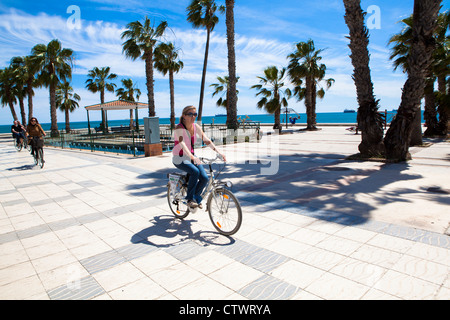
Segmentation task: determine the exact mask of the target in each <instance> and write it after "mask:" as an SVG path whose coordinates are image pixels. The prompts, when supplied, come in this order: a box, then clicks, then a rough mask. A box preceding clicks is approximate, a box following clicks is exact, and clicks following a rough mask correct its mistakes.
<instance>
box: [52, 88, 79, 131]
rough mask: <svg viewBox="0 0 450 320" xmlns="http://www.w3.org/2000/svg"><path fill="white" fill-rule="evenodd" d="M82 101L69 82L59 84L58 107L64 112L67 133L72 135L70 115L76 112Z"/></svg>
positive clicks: (57, 92)
mask: <svg viewBox="0 0 450 320" xmlns="http://www.w3.org/2000/svg"><path fill="white" fill-rule="evenodd" d="M80 100H81V98H80V96H79V95H78V94H77V93H74V92H73V88H72V87H71V86H70V83H69V82H67V81H65V82H63V83H60V84H58V88H57V89H56V106H57V107H58V108H59V109H60V110H62V111H63V112H64V115H65V120H66V133H70V119H69V113H70V112H74V111H75V109H76V108H78V107H79V104H78V102H79V101H80Z"/></svg>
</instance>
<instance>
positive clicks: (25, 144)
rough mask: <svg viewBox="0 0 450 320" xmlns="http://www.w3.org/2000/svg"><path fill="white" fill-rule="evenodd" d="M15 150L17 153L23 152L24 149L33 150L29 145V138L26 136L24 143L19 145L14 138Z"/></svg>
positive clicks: (23, 139)
mask: <svg viewBox="0 0 450 320" xmlns="http://www.w3.org/2000/svg"><path fill="white" fill-rule="evenodd" d="M14 148H16V150H17V151H19V152H20V151H21V150H22V148H24V149H28V150H31V147H30V146H29V145H28V138H27V137H26V136H25V137H24V138H22V142H19V143H17V139H16V138H14Z"/></svg>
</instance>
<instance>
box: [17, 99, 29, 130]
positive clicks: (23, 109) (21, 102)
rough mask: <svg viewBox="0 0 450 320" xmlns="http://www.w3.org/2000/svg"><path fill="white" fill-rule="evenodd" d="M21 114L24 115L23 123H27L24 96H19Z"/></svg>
mask: <svg viewBox="0 0 450 320" xmlns="http://www.w3.org/2000/svg"><path fill="white" fill-rule="evenodd" d="M19 107H20V115H21V117H22V124H25V123H27V117H26V114H25V104H24V103H23V97H19Z"/></svg>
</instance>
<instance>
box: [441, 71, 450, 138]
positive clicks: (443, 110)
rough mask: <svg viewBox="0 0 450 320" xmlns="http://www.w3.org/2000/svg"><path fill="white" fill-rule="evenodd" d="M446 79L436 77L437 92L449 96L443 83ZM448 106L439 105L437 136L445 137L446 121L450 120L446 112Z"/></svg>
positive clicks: (446, 130)
mask: <svg viewBox="0 0 450 320" xmlns="http://www.w3.org/2000/svg"><path fill="white" fill-rule="evenodd" d="M445 79H446V77H445V76H439V77H438V90H439V92H440V93H441V94H443V95H445V94H449V93H447V86H446V83H445V81H446V80H445ZM448 110H449V109H448V106H445V105H443V104H442V103H439V106H438V111H439V123H438V134H439V135H444V136H445V135H447V132H448V121H449V120H450V115H449V111H448Z"/></svg>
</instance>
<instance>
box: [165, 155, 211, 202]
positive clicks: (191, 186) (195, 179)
mask: <svg viewBox="0 0 450 320" xmlns="http://www.w3.org/2000/svg"><path fill="white" fill-rule="evenodd" d="M174 166H175V167H177V168H178V169H180V170H182V171H184V172H187V173H189V182H188V189H187V195H186V200H188V201H189V200H195V201H196V202H197V203H201V202H202V200H203V199H202V197H201V194H202V192H203V189H204V188H205V187H206V184H207V183H208V179H209V177H208V175H207V174H206V171H205V169H204V168H203V166H202V165H201V164H199V165H195V164H192V163H191V162H190V161H188V160H184V161H183V162H181V163H180V164H175V163H174Z"/></svg>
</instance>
